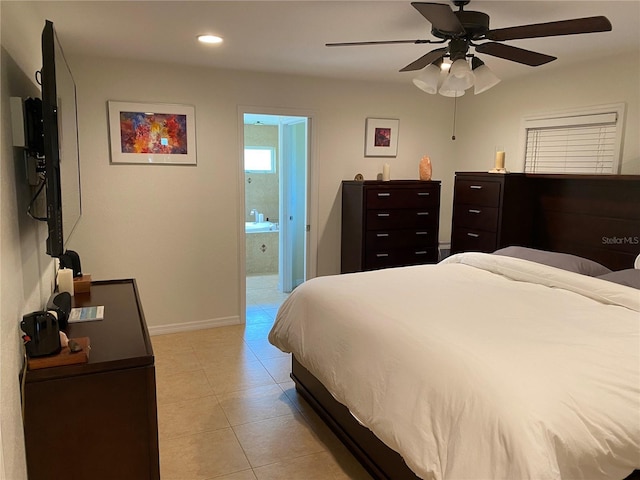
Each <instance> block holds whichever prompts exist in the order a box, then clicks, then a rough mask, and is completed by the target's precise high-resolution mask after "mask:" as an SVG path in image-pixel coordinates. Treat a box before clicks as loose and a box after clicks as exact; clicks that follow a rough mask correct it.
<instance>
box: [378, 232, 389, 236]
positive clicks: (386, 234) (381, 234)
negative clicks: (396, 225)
mask: <svg viewBox="0 0 640 480" xmlns="http://www.w3.org/2000/svg"><path fill="white" fill-rule="evenodd" d="M388 236H389V234H388V233H376V237H388Z"/></svg>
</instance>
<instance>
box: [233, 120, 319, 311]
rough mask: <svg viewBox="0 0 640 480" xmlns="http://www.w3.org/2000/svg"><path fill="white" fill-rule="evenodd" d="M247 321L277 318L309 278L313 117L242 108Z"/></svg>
mask: <svg viewBox="0 0 640 480" xmlns="http://www.w3.org/2000/svg"><path fill="white" fill-rule="evenodd" d="M242 122H243V128H242V138H243V145H242V147H243V161H242V163H243V177H244V178H243V186H244V242H243V244H244V247H245V248H244V270H245V271H244V279H245V286H244V294H245V295H244V300H245V301H244V305H245V314H246V321H247V322H248V323H249V322H252V321H256V320H257V319H260V320H263V321H265V322H266V321H268V320H270V319H272V318H275V314H276V312H277V309H278V308H279V306H280V304H281V303H282V302H283V301H284V300H285V299H286V298H287V296H288V295H289V293H290V292H291V291H293V290H294V289H295V288H296V287H297V286H298V285H300V284H301V283H303V282H304V281H305V279H306V278H309V272H308V262H307V258H308V256H309V231H310V227H311V222H310V215H309V213H308V212H309V202H308V198H309V190H310V189H309V172H310V168H309V165H310V148H309V146H310V124H311V118H310V117H308V116H299V115H289V114H287V115H282V114H272V113H269V114H265V113H252V112H251V111H250V110H249V111H245V112H243V113H242Z"/></svg>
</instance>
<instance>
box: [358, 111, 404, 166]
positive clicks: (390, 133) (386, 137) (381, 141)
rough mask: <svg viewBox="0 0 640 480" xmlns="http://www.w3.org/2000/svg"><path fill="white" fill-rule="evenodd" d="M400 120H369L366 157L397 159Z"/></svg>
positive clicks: (366, 130) (366, 134)
mask: <svg viewBox="0 0 640 480" xmlns="http://www.w3.org/2000/svg"><path fill="white" fill-rule="evenodd" d="M399 128H400V120H398V119H393V118H367V121H366V125H365V149H364V156H365V157H395V156H397V155H398V130H399Z"/></svg>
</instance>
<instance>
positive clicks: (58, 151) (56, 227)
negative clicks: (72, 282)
mask: <svg viewBox="0 0 640 480" xmlns="http://www.w3.org/2000/svg"><path fill="white" fill-rule="evenodd" d="M40 83H41V88H42V131H43V140H44V157H45V162H44V163H45V185H46V205H47V227H48V234H49V236H48V238H47V247H46V249H47V250H46V251H47V254H49V255H51V256H53V257H59V256H60V255H62V254H63V252H64V245H65V242H66V241H67V239H68V238H69V235H70V234H71V231H72V230H73V228H74V227H75V225H76V223H77V221H78V219H79V218H80V210H81V209H80V169H79V158H78V131H77V108H76V103H77V102H76V87H75V82H74V80H73V76H72V75H71V70H70V69H69V66H68V64H67V62H66V59H65V57H64V53H63V52H62V48H61V46H60V43H59V42H58V39H57V36H56V32H55V29H54V27H53V23H52V22H51V21H49V20H47V21H46V22H45V26H44V29H43V30H42V69H41V71H40Z"/></svg>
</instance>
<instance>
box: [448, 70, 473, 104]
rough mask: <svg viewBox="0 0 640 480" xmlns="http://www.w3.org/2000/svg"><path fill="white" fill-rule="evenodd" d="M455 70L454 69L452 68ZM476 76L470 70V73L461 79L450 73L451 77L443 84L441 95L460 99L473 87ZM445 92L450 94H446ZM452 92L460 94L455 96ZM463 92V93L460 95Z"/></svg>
mask: <svg viewBox="0 0 640 480" xmlns="http://www.w3.org/2000/svg"><path fill="white" fill-rule="evenodd" d="M451 68H452V69H453V67H451ZM473 81H474V75H473V73H472V72H471V70H469V72H468V73H467V74H465V75H463V76H461V77H459V76H456V75H454V74H452V73H451V71H449V75H447V78H446V79H445V80H444V82H443V83H442V87H441V88H440V95H444V96H445V97H459V96H461V95H464V91H465V90H466V89H468V88H470V87H472V86H473ZM444 92H450V93H449V94H446V93H444ZM451 92H459V93H457V94H453V93H451ZM460 92H461V93H460Z"/></svg>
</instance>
